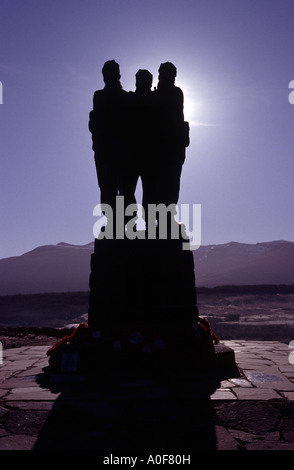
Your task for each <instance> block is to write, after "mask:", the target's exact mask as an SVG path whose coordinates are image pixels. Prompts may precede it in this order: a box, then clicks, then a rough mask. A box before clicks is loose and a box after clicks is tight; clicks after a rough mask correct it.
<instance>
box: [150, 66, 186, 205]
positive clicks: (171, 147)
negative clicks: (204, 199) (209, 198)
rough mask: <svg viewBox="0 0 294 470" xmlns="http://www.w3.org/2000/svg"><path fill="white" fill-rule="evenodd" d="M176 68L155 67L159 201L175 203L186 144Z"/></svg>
mask: <svg viewBox="0 0 294 470" xmlns="http://www.w3.org/2000/svg"><path fill="white" fill-rule="evenodd" d="M176 76H177V69H176V67H175V66H174V65H173V64H172V63H171V62H165V63H163V64H161V65H160V67H159V77H158V85H157V91H156V94H157V97H158V101H159V105H160V107H161V121H162V123H161V139H160V152H161V157H160V162H159V171H160V173H161V174H160V182H159V185H160V193H159V199H160V202H162V203H164V204H165V205H167V206H168V205H170V204H177V203H178V199H179V191H180V178H181V172H182V166H183V163H184V161H185V148H186V147H187V146H188V145H189V126H188V123H187V122H185V120H184V111H183V109H184V95H183V92H182V90H181V89H180V88H179V87H176V86H175V79H176Z"/></svg>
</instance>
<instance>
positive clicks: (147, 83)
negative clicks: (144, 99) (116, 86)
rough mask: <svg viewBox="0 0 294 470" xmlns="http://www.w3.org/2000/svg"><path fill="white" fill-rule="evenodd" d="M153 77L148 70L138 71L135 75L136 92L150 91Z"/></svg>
mask: <svg viewBox="0 0 294 470" xmlns="http://www.w3.org/2000/svg"><path fill="white" fill-rule="evenodd" d="M152 81H153V75H152V73H151V72H149V70H144V69H140V70H138V72H137V73H136V91H138V92H148V91H150V90H151V87H152Z"/></svg>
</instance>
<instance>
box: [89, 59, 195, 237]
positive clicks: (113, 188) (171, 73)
mask: <svg viewBox="0 0 294 470" xmlns="http://www.w3.org/2000/svg"><path fill="white" fill-rule="evenodd" d="M102 75H103V79H104V83H105V86H104V88H103V89H102V90H98V91H95V93H94V96H93V109H92V110H91V112H90V115H89V130H90V132H91V134H92V144H93V145H92V148H93V150H94V159H95V165H96V171H97V177H98V185H99V188H100V199H101V204H108V205H110V206H111V207H112V210H113V221H114V222H115V220H116V216H115V215H116V214H115V210H116V196H124V204H125V207H127V206H128V205H130V204H136V197H135V191H136V186H137V182H138V180H139V178H141V181H142V189H143V200H142V206H143V209H144V218H145V221H146V228H147V221H148V206H149V204H156V205H158V204H161V203H163V204H165V205H166V206H169V205H170V204H173V205H174V206H175V205H176V204H177V202H178V199H179V191H180V178H181V171H182V166H183V163H184V161H185V149H186V147H188V145H189V125H188V123H187V122H186V121H185V120H184V112H183V107H184V98H183V92H182V90H181V89H180V88H179V87H177V86H175V79H176V75H177V69H176V67H175V66H174V65H173V64H172V63H170V62H166V63H163V64H161V65H160V67H159V76H158V85H157V88H156V89H155V90H152V82H153V76H152V74H151V73H150V72H149V71H148V70H142V69H140V70H139V71H138V72H137V73H136V90H135V92H127V91H125V90H123V88H122V85H121V83H120V78H121V75H120V68H119V64H117V63H116V62H115V61H114V60H111V61H107V62H105V64H104V66H103V68H102ZM174 215H175V214H174ZM171 216H173V214H171ZM127 220H128V219H127V217H126V218H125V223H127Z"/></svg>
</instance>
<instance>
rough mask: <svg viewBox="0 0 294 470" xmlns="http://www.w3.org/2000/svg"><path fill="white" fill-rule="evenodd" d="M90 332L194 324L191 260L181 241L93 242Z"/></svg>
mask: <svg viewBox="0 0 294 470" xmlns="http://www.w3.org/2000/svg"><path fill="white" fill-rule="evenodd" d="M89 284H90V285H89V287H90V296H89V318H88V324H89V327H90V328H92V329H93V330H98V329H109V328H110V329H111V328H113V327H119V325H124V326H125V325H127V324H133V323H136V324H144V325H146V324H154V323H167V322H168V323H174V322H176V323H182V324H183V323H185V322H189V323H190V324H191V322H193V321H197V319H198V310H197V295H196V287H195V277H194V260H193V254H192V252H191V251H190V250H183V249H182V240H181V239H177V240H160V239H156V240H148V239H138V238H136V239H134V240H129V239H127V238H125V239H123V240H117V239H114V240H109V239H106V238H104V239H102V240H97V239H96V240H95V252H94V254H93V255H92V258H91V275H90V282H89Z"/></svg>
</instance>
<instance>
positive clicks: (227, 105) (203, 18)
mask: <svg viewBox="0 0 294 470" xmlns="http://www.w3.org/2000/svg"><path fill="white" fill-rule="evenodd" d="M0 40H1V48H0V50H1V52H0V54H1V56H0V81H1V82H2V85H3V104H1V105H0V126H1V127H0V128H1V135H0V139H1V140H0V146H1V147H0V148H1V172H0V188H1V189H0V190H1V204H0V220H1V232H0V258H4V257H8V256H13V255H19V254H22V253H24V252H26V251H28V250H31V249H33V248H35V247H36V246H38V245H43V244H55V243H58V242H61V241H65V242H68V243H74V244H85V243H89V242H90V241H92V240H93V225H94V222H95V221H96V220H97V218H95V217H93V209H94V206H95V205H96V204H97V203H98V202H99V191H98V186H97V181H96V173H95V166H94V159H93V152H92V149H91V138H90V133H89V131H88V112H89V110H90V109H91V106H92V96H93V92H94V90H95V89H99V88H101V87H103V81H102V75H101V69H102V66H103V63H104V62H105V61H106V60H109V59H115V60H116V61H117V62H119V64H120V67H121V75H122V85H123V87H124V88H125V89H126V90H134V86H135V78H134V76H135V73H136V72H137V70H138V69H139V68H148V69H149V70H150V71H151V72H152V73H153V77H154V85H156V84H157V71H158V67H159V65H160V63H161V62H166V61H171V62H173V63H174V64H175V65H176V66H177V69H178V77H177V84H178V86H180V87H181V88H182V89H183V91H184V94H185V105H186V107H185V111H186V113H185V114H186V118H187V119H188V120H189V121H190V123H191V145H190V147H189V148H188V149H187V158H186V163H185V166H184V169H183V174H182V186H181V188H182V189H181V196H180V201H179V203H190V204H193V203H194V204H201V205H202V244H204V245H207V244H211V243H226V242H229V241H239V242H245V243H256V242H263V241H270V240H278V239H285V240H291V241H294V218H293V199H294V198H293V192H294V190H293V187H294V185H293V175H294V159H293V154H294V132H293V129H294V128H293V126H294V106H293V105H290V103H289V101H288V96H289V92H290V90H289V89H288V85H289V82H290V81H291V80H294V56H293V44H294V1H293V0H199V1H198V0H191V1H190V0H177V1H176V0H165V1H163V0H155V1H153V0H148V1H145V0H140V1H139V0H137V1H135V0H100V1H99V0H62V1H60V0H42V1H40V0H26V1H24V0H0ZM138 195H139V197H140V191H139V193H138ZM139 202H140V199H139Z"/></svg>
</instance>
